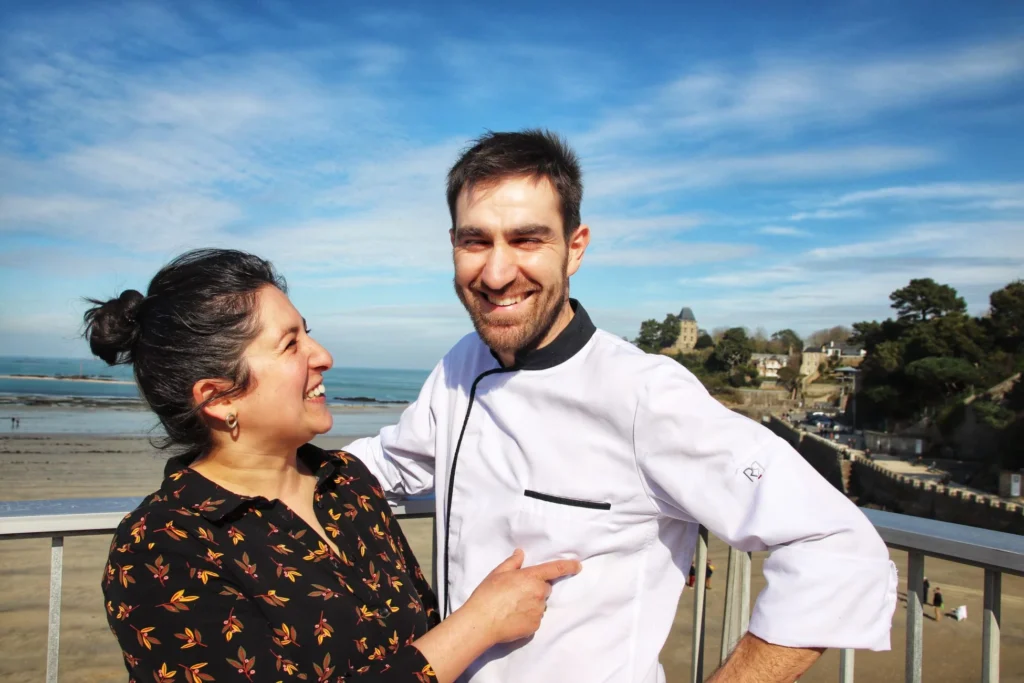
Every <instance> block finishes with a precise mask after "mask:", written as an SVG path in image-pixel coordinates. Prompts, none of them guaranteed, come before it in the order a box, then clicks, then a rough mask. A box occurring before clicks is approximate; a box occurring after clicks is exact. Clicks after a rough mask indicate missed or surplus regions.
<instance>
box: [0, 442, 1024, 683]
mask: <svg viewBox="0 0 1024 683" xmlns="http://www.w3.org/2000/svg"><path fill="white" fill-rule="evenodd" d="M349 440H350V438H349V437H342V436H332V437H327V438H323V439H322V440H321V441H319V442H318V443H320V445H323V446H325V447H339V446H341V445H343V444H344V443H347V442H348V441H349ZM163 460H164V458H163V456H161V455H160V454H159V453H157V452H156V451H154V449H153V448H152V447H151V446H150V445H149V443H148V441H147V440H146V439H141V438H128V437H125V438H114V437H96V436H75V435H52V436H39V435H31V434H24V435H7V436H0V500H5V501H11V500H36V499H45V498H84V497H101V496H102V497H108V496H142V495H145V494H146V493H149V492H150V491H152V490H153V489H155V488H156V487H157V485H158V484H159V481H160V477H161V472H162V466H163ZM402 527H403V528H404V529H405V531H406V533H407V534H408V536H409V539H410V542H411V543H412V545H413V549H414V551H415V552H416V554H417V556H418V557H419V559H420V561H421V563H422V564H423V567H424V569H425V570H427V571H428V572H429V569H430V566H429V565H430V556H431V534H430V529H431V520H429V519H420V520H405V521H403V523H402ZM108 542H109V539H108V538H107V537H106V536H93V537H79V538H69V539H67V541H66V544H65V555H64V609H63V612H62V628H61V659H60V680H61V681H67V682H68V683H88V682H91V681H125V680H126V679H127V676H126V673H125V670H124V667H123V665H122V663H121V658H120V654H119V650H118V648H117V644H116V642H115V641H114V639H113V637H112V636H111V635H110V633H109V631H108V630H107V626H106V620H105V617H104V614H103V607H102V599H101V593H100V574H101V570H102V567H103V563H104V560H105V557H106V552H107V545H108ZM726 555H727V548H726V546H725V545H724V544H722V543H721V542H719V541H717V540H714V539H713V540H712V545H711V558H712V563H713V564H714V566H715V575H714V578H713V589H712V590H711V592H710V594H709V602H708V612H707V614H708V625H709V628H708V636H707V642H706V649H705V657H706V661H707V666H706V671H707V673H708V674H710V672H711V671H712V670H713V669H714V667H715V665H716V664H717V662H718V652H719V647H720V641H719V634H720V633H721V623H722V611H723V607H724V597H725V591H724V590H723V583H724V580H725V573H726V571H725V570H726V563H727V561H726ZM892 556H893V560H894V561H895V562H896V564H897V566H898V567H899V568H900V571H901V574H902V573H904V572H905V570H906V562H907V560H906V556H905V554H904V553H901V552H893V553H892ZM762 561H763V557H762V556H759V555H755V557H754V579H753V587H752V590H753V592H754V593H755V594H756V593H757V591H759V590H760V589H761V588H763V586H764V581H763V579H762V578H761V575H760V567H761V562H762ZM48 562H49V543H48V541H46V540H31V541H6V542H3V543H0V576H2V577H3V581H2V582H0V613H2V614H3V620H2V622H0V654H2V657H0V680H3V681H35V680H41V679H42V677H43V672H44V671H45V664H46V662H45V660H46V613H47V600H48V590H49V589H48V586H49V579H48V571H49V570H48ZM926 573H927V575H928V577H929V579H930V580H931V583H932V586H933V587H935V586H940V587H941V588H942V589H943V592H944V594H945V596H946V603H947V605H948V606H949V608H950V609H952V608H954V607H956V606H957V605H966V606H967V610H968V615H969V618H968V619H967V621H964V622H955V621H953V620H952V619H944V620H943V621H942V622H940V623H936V622H934V621H933V620H932V619H931V618H930V609H929V610H928V616H926V619H925V624H924V626H925V633H924V643H925V644H924V680H925V681H942V682H944V683H947V682H948V683H961V682H963V683H967V682H968V681H977V680H979V679H980V676H981V621H980V615H981V608H982V581H983V572H982V570H980V569H973V568H968V567H963V566H958V565H955V564H953V563H949V562H945V561H939V560H928V561H927V562H926ZM905 590H906V585H905V578H904V577H902V576H901V585H900V591H901V595H903V594H904V592H905ZM692 599H693V596H692V594H691V593H690V592H689V591H685V592H684V593H683V596H682V598H681V600H680V602H679V611H678V614H677V617H676V622H675V625H674V627H673V630H672V633H671V635H670V636H669V638H668V641H667V643H666V645H665V647H664V649H663V651H662V658H661V660H662V663H663V664H664V665H665V668H666V672H667V677H668V680H669V681H671V682H675V681H684V680H688V677H689V667H690V632H691V627H692V618H693V608H692V605H693V602H692ZM1002 616H1003V620H1002V681H1004V683H1024V578H1020V577H1014V576H1004V577H1003V612H1002ZM904 626H905V606H904V605H903V604H902V603H901V604H900V606H899V608H898V609H897V613H896V618H895V620H894V625H893V636H892V644H893V649H892V651H890V652H884V653H873V652H858V653H857V655H856V671H857V680H858V681H867V682H878V683H881V682H883V681H885V682H888V681H898V680H902V678H903V662H904V648H903V644H904V637H905V636H904V633H905V631H904ZM838 661H839V658H838V653H836V652H828V653H826V654H825V656H824V657H823V658H822V659H821V660H820V661H819V662H818V663H817V664H816V665H815V666H814V667H813V668H812V670H811V671H810V672H809V673H808V674H807V675H806V676H804V677H803V678H801V681H803V682H806V683H816V682H820V683H826V682H829V683H831V682H832V681H835V680H837V676H838V666H839V665H838ZM567 680H571V679H567Z"/></svg>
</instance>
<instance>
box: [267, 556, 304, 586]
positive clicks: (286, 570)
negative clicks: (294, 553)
mask: <svg viewBox="0 0 1024 683" xmlns="http://www.w3.org/2000/svg"><path fill="white" fill-rule="evenodd" d="M270 560H271V561H272V562H273V563H274V564H276V565H277V578H281V577H282V576H283V577H284V578H286V579H288V580H289V581H291V582H292V583H295V577H297V576H302V572H300V571H299V570H298V569H296V568H295V567H286V566H285V565H284V564H282V563H281V562H278V561H277V560H275V559H274V558H270Z"/></svg>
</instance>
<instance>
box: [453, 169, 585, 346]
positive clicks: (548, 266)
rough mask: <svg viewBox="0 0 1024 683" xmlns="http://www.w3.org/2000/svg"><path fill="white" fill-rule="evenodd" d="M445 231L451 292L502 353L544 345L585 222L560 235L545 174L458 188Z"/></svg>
mask: <svg viewBox="0 0 1024 683" xmlns="http://www.w3.org/2000/svg"><path fill="white" fill-rule="evenodd" d="M451 238H452V253H453V259H454V262H455V292H456V294H458V296H459V299H460V300H461V301H462V304H463V305H464V306H465V307H466V310H467V311H468V312H469V316H470V318H471V319H472V320H473V326H474V327H475V328H476V331H477V333H478V334H479V335H480V337H481V338H482V339H483V340H484V343H486V344H487V345H488V346H489V347H490V348H491V349H492V350H493V351H494V352H495V353H497V354H499V355H500V356H502V357H503V360H506V358H505V357H509V356H512V355H514V354H515V353H516V352H517V351H519V350H521V349H523V348H526V347H539V346H544V345H545V344H547V343H549V342H550V341H551V340H552V339H553V338H554V337H555V336H557V334H558V332H560V331H561V330H562V328H564V327H565V324H566V323H567V322H568V319H569V318H570V317H571V313H569V312H568V311H567V306H566V304H567V302H568V297H569V276H571V275H573V274H574V273H575V272H576V270H577V269H578V268H579V266H580V261H581V260H582V258H583V252H584V250H585V249H586V247H587V243H588V242H589V240H590V230H589V228H587V227H586V226H585V225H581V226H580V227H579V228H578V229H577V230H576V232H575V233H574V234H573V235H572V236H571V238H570V240H569V242H568V243H566V240H565V234H564V231H563V229H562V214H561V210H560V202H559V198H558V193H557V192H556V191H555V188H554V187H553V186H552V185H551V183H550V182H549V181H548V180H547V179H546V178H542V179H539V180H538V179H536V178H531V177H513V178H507V179H504V180H500V181H498V182H497V183H493V184H487V185H478V186H475V187H473V188H472V189H463V190H462V193H461V194H460V195H459V198H458V201H457V202H456V208H455V228H453V230H452V232H451ZM566 316H568V317H566ZM563 318H564V319H563ZM559 323H561V324H559Z"/></svg>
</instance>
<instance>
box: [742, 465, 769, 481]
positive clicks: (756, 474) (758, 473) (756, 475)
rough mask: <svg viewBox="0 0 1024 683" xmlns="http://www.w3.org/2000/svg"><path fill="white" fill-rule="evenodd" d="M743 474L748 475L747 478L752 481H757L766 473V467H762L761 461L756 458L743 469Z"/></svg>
mask: <svg viewBox="0 0 1024 683" xmlns="http://www.w3.org/2000/svg"><path fill="white" fill-rule="evenodd" d="M743 474H745V475H747V479H749V480H750V481H757V480H758V479H760V478H761V477H762V475H764V468H763V467H761V463H759V462H757V461H756V460H755V461H754V462H752V463H750V466H749V467H747V468H746V469H744V470H743Z"/></svg>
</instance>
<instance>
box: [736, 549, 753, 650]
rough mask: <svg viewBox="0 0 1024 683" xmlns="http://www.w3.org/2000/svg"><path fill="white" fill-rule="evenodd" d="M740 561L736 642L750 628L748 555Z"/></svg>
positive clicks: (749, 564)
mask: <svg viewBox="0 0 1024 683" xmlns="http://www.w3.org/2000/svg"><path fill="white" fill-rule="evenodd" d="M740 560H741V564H740V570H741V571H740V632H739V636H738V637H737V638H736V641H737V642H739V639H740V638H742V637H743V634H744V633H746V632H747V629H748V628H749V627H750V569H751V558H750V553H743V554H742V555H740Z"/></svg>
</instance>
